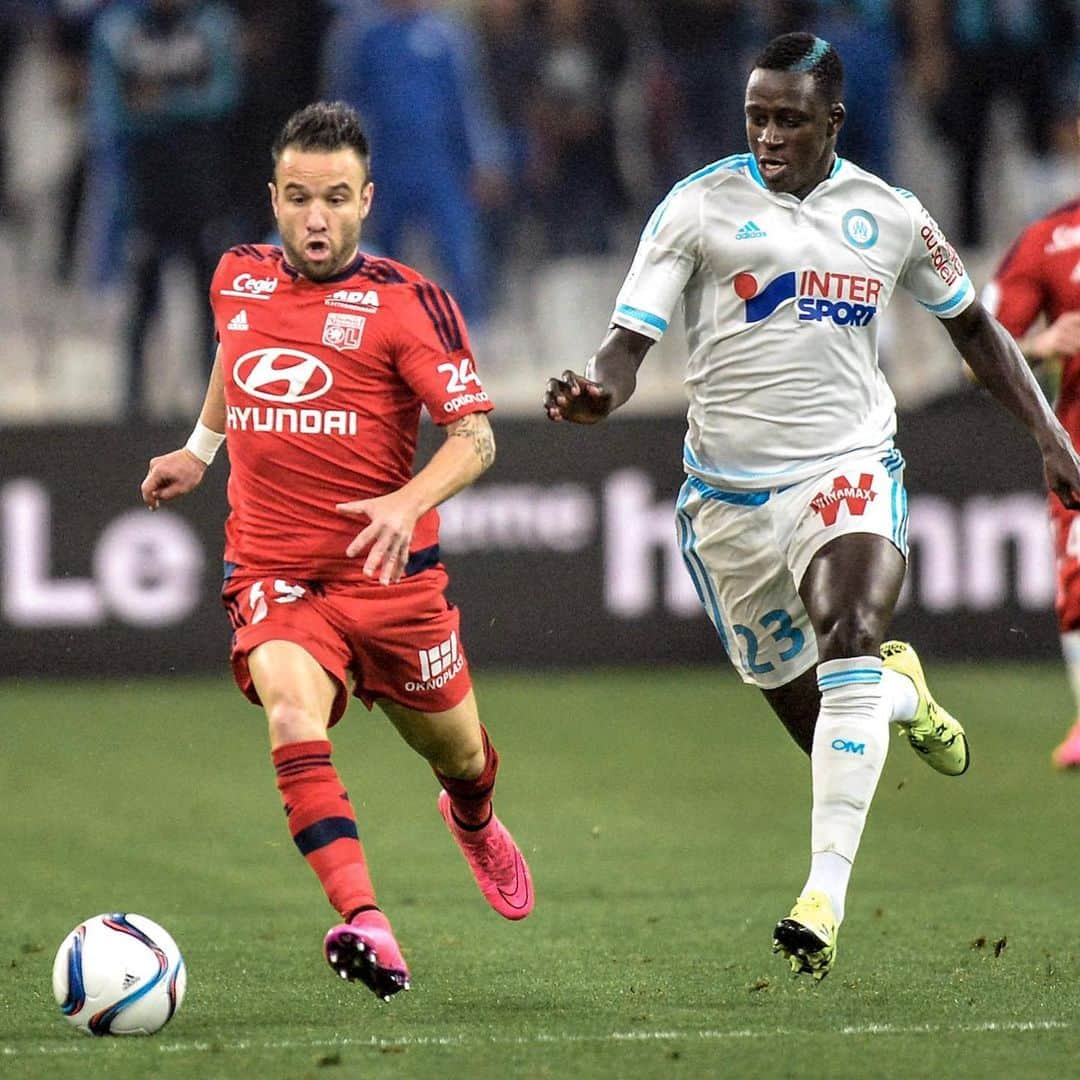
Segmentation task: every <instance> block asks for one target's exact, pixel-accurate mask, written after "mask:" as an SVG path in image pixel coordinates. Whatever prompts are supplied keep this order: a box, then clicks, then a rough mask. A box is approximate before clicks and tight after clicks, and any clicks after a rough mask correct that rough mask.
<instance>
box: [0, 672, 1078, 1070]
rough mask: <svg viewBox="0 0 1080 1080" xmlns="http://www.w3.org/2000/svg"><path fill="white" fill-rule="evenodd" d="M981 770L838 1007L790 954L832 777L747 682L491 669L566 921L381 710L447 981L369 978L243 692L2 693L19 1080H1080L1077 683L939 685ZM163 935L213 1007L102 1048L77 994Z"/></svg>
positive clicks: (912, 797) (419, 888)
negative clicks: (132, 915) (497, 854)
mask: <svg viewBox="0 0 1080 1080" xmlns="http://www.w3.org/2000/svg"><path fill="white" fill-rule="evenodd" d="M928 672H929V675H930V680H931V684H932V686H933V687H934V690H935V693H936V694H937V695H938V697H939V700H941V701H942V702H943V704H945V705H946V706H947V707H949V708H950V709H952V710H953V711H954V712H955V713H956V714H957V715H959V716H960V717H961V718H962V719H963V720H964V722H965V723H966V725H967V729H968V733H969V735H970V738H971V746H972V762H973V763H972V768H971V771H970V772H969V773H968V774H967V775H966V776H964V777H962V778H960V779H951V778H946V777H942V776H938V775H937V774H935V773H933V772H931V771H930V770H929V769H927V768H926V766H925V765H923V764H922V763H920V762H919V761H918V760H917V759H916V758H915V756H914V754H913V753H912V752H911V751H910V749H908V747H907V746H906V744H904V743H903V742H902V741H901V740H900V739H894V740H893V743H892V749H891V753H890V757H889V761H888V763H887V765H886V769H885V773H884V775H883V777H882V781H881V785H880V788H879V790H878V797H877V799H876V801H875V804H874V807H873V810H872V812H871V816H870V822H869V826H868V828H867V832H866V835H865V836H864V840H863V849H862V852H861V854H860V858H859V861H858V864H857V866H856V869H855V874H854V878H853V882H852V889H851V893H850V896H849V905H848V917H847V922H846V923H845V925H844V927H843V929H842V931H841V934H840V938H839V949H838V960H837V966H836V968H835V969H834V971H833V974H832V975H830V976H829V978H828V979H826V980H825V981H824V982H823V983H822V984H821V985H817V986H815V985H813V984H811V983H810V982H809V981H808V980H807V979H806V978H805V977H802V978H798V979H796V978H795V977H793V976H791V975H790V973H789V972H788V971H787V969H786V967H785V966H784V965H783V964H782V962H781V961H780V960H779V959H778V958H776V957H774V956H772V954H771V952H770V948H769V946H770V937H771V931H772V927H773V925H774V923H775V921H776V920H777V918H779V917H780V916H781V915H783V914H786V912H787V909H788V908H789V906H790V905H791V903H792V900H793V899H794V897H795V894H796V892H797V890H798V889H799V887H800V886H801V885H802V882H803V880H804V877H805V872H806V869H807V843H808V831H809V800H810V784H809V771H808V766H807V764H806V762H805V760H804V759H803V757H802V756H801V754H800V753H799V752H798V751H797V750H796V748H795V747H794V745H793V744H792V743H790V742H789V740H788V739H787V736H786V735H785V734H784V733H783V731H782V730H781V728H780V725H779V724H778V723H777V722H776V721H774V720H773V719H772V718H771V716H770V714H769V713H768V712H767V709H766V708H765V706H764V703H763V701H762V700H761V699H760V696H759V695H758V694H756V693H755V692H754V691H752V690H750V689H748V688H745V687H743V686H741V685H740V684H738V683H737V682H736V680H735V679H734V677H733V676H731V675H730V673H729V672H728V671H726V670H724V669H723V668H721V667H718V668H717V669H716V670H715V671H703V670H697V669H694V670H684V671H673V670H666V671H658V672H652V673H644V672H628V673H579V674H569V675H557V674H554V673H553V674H545V675H535V676H528V675H521V676H511V675H503V674H497V673H479V674H478V675H477V690H478V694H479V697H480V701H481V707H482V711H483V713H484V718H485V721H486V723H487V725H488V727H489V728H490V730H491V732H492V736H493V738H494V740H495V742H496V745H497V746H498V747H499V749H500V753H501V755H502V761H503V767H502V771H501V773H500V779H499V793H498V799H497V805H498V808H499V811H500V814H501V816H502V817H503V818H504V820H505V821H506V822H507V823H508V824H509V825H510V827H511V828H512V829H513V830H514V832H515V834H516V835H517V837H518V839H519V840H520V841H521V843H522V846H523V847H524V849H525V850H526V852H527V854H528V857H529V859H530V861H531V864H532V869H533V874H534V879H535V883H536V890H537V905H536V911H535V913H534V914H533V916H532V917H531V918H529V919H528V920H526V921H525V922H523V923H520V924H511V923H506V922H504V921H503V920H501V919H499V918H498V917H497V916H496V915H495V914H494V912H492V911H490V910H489V909H488V908H487V906H486V904H485V903H484V901H483V899H482V897H481V896H480V893H479V891H478V890H477V889H476V887H475V886H474V884H473V882H472V879H471V878H470V876H469V873H468V869H467V867H466V865H465V862H464V860H463V859H462V858H461V856H460V854H459V853H458V851H457V850H456V848H455V847H454V845H453V843H452V842H451V840H450V837H449V835H448V834H447V832H446V829H445V826H444V825H443V823H442V821H441V820H440V818H439V816H438V813H437V811H436V808H435V795H436V785H435V781H434V778H433V777H432V776H431V774H430V772H429V771H428V770H427V768H426V766H425V765H424V763H423V762H422V761H421V760H420V759H419V758H417V757H415V756H414V755H413V754H412V752H411V751H409V750H408V748H407V747H406V746H405V745H404V743H402V742H401V741H400V740H399V739H398V737H397V736H396V734H395V733H394V732H393V730H392V729H391V727H390V725H389V724H388V723H387V722H386V721H385V720H383V719H382V717H381V715H380V714H378V713H375V714H371V715H369V714H367V713H366V712H364V710H363V709H362V708H361V707H359V706H358V705H355V704H354V705H353V706H352V707H351V708H350V710H349V714H348V715H347V717H346V720H345V721H344V723H343V724H342V726H341V727H340V728H339V729H338V731H337V734H336V760H337V763H338V766H339V768H340V770H341V772H342V774H343V776H344V778H345V781H346V784H347V785H348V787H349V789H350V791H351V794H352V796H353V800H354V802H355V804H356V807H357V811H358V816H359V819H360V828H361V835H362V837H363V838H364V842H365V845H366V847H367V851H368V856H369V860H370V862H371V865H372V869H373V874H374V878H375V883H376V887H377V888H378V891H379V898H380V901H381V903H382V905H383V906H384V907H385V909H386V911H387V912H388V914H389V915H390V917H391V919H392V921H393V923H394V926H395V929H396V931H397V934H398V938H399V940H400V941H401V944H402V947H403V949H404V951H405V954H406V956H407V958H408V960H409V963H410V966H411V969H412V979H413V990H412V991H411V992H410V993H409V994H403V995H400V996H399V997H397V998H396V999H394V1000H393V1001H392V1002H391V1003H389V1004H383V1003H380V1002H379V1001H377V1000H376V999H375V998H374V997H373V996H372V995H371V994H370V993H368V992H367V991H366V990H364V989H363V988H361V987H358V986H355V985H347V984H344V983H342V982H340V981H338V980H336V979H335V978H334V977H333V976H332V975H331V973H330V971H329V969H328V968H327V967H326V965H325V963H324V961H323V959H322V956H321V940H322V935H323V933H324V932H325V930H326V929H327V927H328V926H329V925H330V924H331V923H332V922H333V921H334V916H333V913H332V912H331V910H330V909H329V907H328V906H327V904H326V902H325V900H324V898H323V896H322V893H321V891H320V889H319V888H318V884H317V882H316V880H315V878H314V876H313V875H312V874H311V873H310V871H309V870H308V869H307V867H306V866H305V865H304V863H303V861H302V859H301V858H300V856H299V855H298V854H297V853H296V851H295V850H294V849H293V847H292V844H291V841H290V840H289V837H288V833H287V830H286V826H285V822H284V820H283V815H282V812H281V809H280V805H279V802H278V797H277V793H276V791H275V790H274V782H273V774H272V770H271V767H270V762H269V755H268V752H267V750H266V745H265V735H264V732H263V726H262V714H261V712H260V711H259V710H257V709H254V708H252V707H251V706H249V705H248V704H247V703H246V702H244V701H243V699H242V698H241V697H240V695H239V693H238V692H237V691H236V690H235V689H234V688H233V687H232V685H231V683H229V682H228V681H226V680H225V679H214V680H193V679H192V680H176V681H145V682H139V681H135V682H130V683H119V682H112V683H110V682H100V683H93V682H87V683H63V684H57V683H47V682H42V683H20V682H14V681H7V682H3V683H0V732H2V738H3V754H2V755H0V792H2V798H3V805H4V810H3V814H2V815H0V852H2V864H0V881H2V889H0V897H2V901H3V903H2V906H0V1075H2V1076H4V1077H5V1078H23V1077H34V1078H39V1077H48V1078H53V1077H61V1078H63V1077H109V1078H110V1080H115V1078H120V1080H124V1078H128V1077H131V1078H139V1080H142V1078H145V1077H192V1076H197V1077H199V1080H210V1078H216V1077H223V1078H233V1077H251V1076H257V1077H259V1078H260V1080H272V1078H277V1077H283V1078H284V1077H288V1078H297V1077H331V1076H363V1077H422V1078H426V1077H463V1076H467V1077H469V1078H470V1080H474V1078H476V1080H486V1078H504V1077H519V1076H520V1077H559V1078H562V1077H568V1078H578V1077H583V1078H593V1077H597V1078H601V1077H613V1078H614V1077H665V1078H669V1077H678V1076H683V1077H687V1078H698V1077H711V1076H717V1077H720V1076H723V1077H830V1078H831V1077H860V1078H864V1077H886V1076H888V1077H891V1076H895V1077H930V1076H935V1077H940V1076H948V1077H967V1076H970V1077H1005V1076H1008V1077H1016V1076H1032V1077H1035V1076H1050V1075H1058V1076H1075V1075H1077V1069H1078V1068H1080V1066H1078V1065H1077V1062H1078V1061H1080V1017H1078V1013H1077V1005H1078V1003H1080V923H1078V920H1077V918H1076V912H1077V907H1078V902H1080V845H1078V843H1077V834H1078V830H1077V824H1078V821H1080V776H1073V775H1058V774H1055V773H1053V772H1052V770H1051V768H1050V764H1049V752H1050V749H1051V747H1052V746H1053V745H1054V743H1055V742H1056V741H1057V740H1058V738H1059V737H1060V735H1061V734H1062V732H1063V730H1064V727H1065V725H1066V723H1067V721H1068V720H1069V718H1070V717H1069V711H1070V708H1071V703H1070V700H1069V695H1068V691H1067V688H1066V684H1065V680H1064V676H1063V673H1062V670H1061V668H1060V666H1059V665H1057V664H1047V665H1045V666H1027V667H1023V668H1020V667H1000V666H999V667H990V666H982V667H975V666H970V667H943V666H941V665H935V664H934V663H933V662H932V659H931V662H930V663H929V664H928ZM106 910H128V911H135V912H140V913H143V914H146V915H148V916H150V917H151V918H153V919H156V920H157V921H159V922H161V923H163V924H164V925H165V926H166V927H167V928H168V929H169V930H170V931H171V932H172V933H173V935H174V936H175V937H176V939H177V941H178V942H179V944H180V947H181V949H182V950H183V952H184V955H185V958H186V960H187V964H188V969H189V981H188V991H187V998H186V1000H185V1002H184V1005H183V1008H182V1009H181V1010H180V1012H179V1013H178V1014H177V1016H176V1017H175V1018H174V1020H173V1021H172V1023H171V1024H170V1025H169V1026H168V1027H167V1028H165V1029H164V1030H163V1031H162V1032H161V1033H160V1034H159V1035H157V1036H155V1037H153V1038H149V1039H127V1040H125V1039H103V1040H95V1039H91V1038H87V1037H83V1036H81V1035H79V1034H78V1033H76V1032H74V1031H73V1030H72V1029H70V1028H69V1027H68V1025H67V1024H66V1023H65V1022H64V1020H63V1018H62V1017H61V1016H60V1014H59V1011H58V1010H57V1008H56V1006H55V1004H54V1002H53V998H52V992H51V988H50V970H51V965H52V958H53V954H54V951H55V949H56V947H57V945H58V944H59V942H60V940H61V939H62V937H63V936H64V934H65V933H66V932H67V931H68V930H69V929H70V928H71V927H72V926H73V925H75V924H76V923H77V922H78V921H79V920H80V919H81V918H84V917H86V916H89V915H93V914H95V913H97V912H100V911H106Z"/></svg>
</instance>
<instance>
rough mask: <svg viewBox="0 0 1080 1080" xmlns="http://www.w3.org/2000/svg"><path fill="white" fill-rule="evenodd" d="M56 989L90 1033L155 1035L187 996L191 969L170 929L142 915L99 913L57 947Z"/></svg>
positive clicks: (69, 1013) (67, 1011)
mask: <svg viewBox="0 0 1080 1080" xmlns="http://www.w3.org/2000/svg"><path fill="white" fill-rule="evenodd" d="M52 982H53V994H54V996H55V997H56V1003H57V1004H58V1005H59V1006H60V1011H61V1012H62V1013H63V1014H64V1016H65V1017H67V1019H68V1022H69V1023H71V1024H73V1025H74V1026H75V1027H77V1028H78V1029H79V1030H80V1031H85V1032H87V1033H88V1034H90V1035H152V1034H153V1033H154V1032H155V1031H159V1030H160V1029H161V1028H163V1027H164V1026H165V1025H166V1024H167V1023H168V1022H169V1020H170V1019H172V1016H173V1014H174V1013H175V1012H176V1010H177V1009H179V1008H180V1002H181V1001H183V1000H184V989H185V987H186V986H187V970H186V969H185V967H184V958H183V957H182V956H181V955H180V950H179V949H178V948H177V947H176V942H175V941H173V939H172V937H171V935H170V934H169V933H168V931H166V930H165V929H164V928H163V927H161V926H158V924H157V923H156V922H154V921H153V920H152V919H148V918H146V916H144V915H129V914H124V913H122V912H117V913H115V914H111V915H109V914H107V915H95V916H94V917H93V918H92V919H87V920H86V921H85V922H82V923H80V924H79V925H78V926H76V927H75V929H74V930H72V931H71V933H70V934H68V936H67V937H66V938H64V940H63V942H62V943H61V945H60V948H59V949H58V950H57V953H56V959H55V960H54V961H53V971H52Z"/></svg>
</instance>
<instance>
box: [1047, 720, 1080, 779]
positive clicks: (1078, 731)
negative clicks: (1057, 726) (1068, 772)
mask: <svg viewBox="0 0 1080 1080" xmlns="http://www.w3.org/2000/svg"><path fill="white" fill-rule="evenodd" d="M1053 761H1054V765H1055V766H1057V768H1059V769H1080V720H1077V722H1076V723H1075V724H1073V726H1072V729H1071V730H1070V731H1069V734H1068V735H1066V736H1065V740H1064V742H1062V743H1061V744H1060V745H1059V746H1057V747H1055V749H1054V753H1053Z"/></svg>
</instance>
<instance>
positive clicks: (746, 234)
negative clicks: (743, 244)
mask: <svg viewBox="0 0 1080 1080" xmlns="http://www.w3.org/2000/svg"><path fill="white" fill-rule="evenodd" d="M764 235H765V230H764V229H763V228H762V227H761V226H760V225H758V224H757V222H755V221H754V220H753V219H751V220H750V221H748V222H747V223H746V224H745V225H744V226H743V227H742V228H741V229H740V230H739V231H738V232H737V233H736V234H735V239H736V240H758V239H760V238H761V237H763V236H764Z"/></svg>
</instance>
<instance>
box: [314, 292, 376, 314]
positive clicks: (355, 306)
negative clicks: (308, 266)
mask: <svg viewBox="0 0 1080 1080" xmlns="http://www.w3.org/2000/svg"><path fill="white" fill-rule="evenodd" d="M323 303H325V304H326V306H327V307H343V308H349V309H350V310H351V311H364V312H367V314H369V315H373V314H374V313H375V312H376V311H378V310H379V294H378V293H377V292H376V291H375V290H374V289H336V290H335V291H334V292H332V293H331V294H330V295H329V296H328V297H327V298H326V299H325V300H324V301H323Z"/></svg>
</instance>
